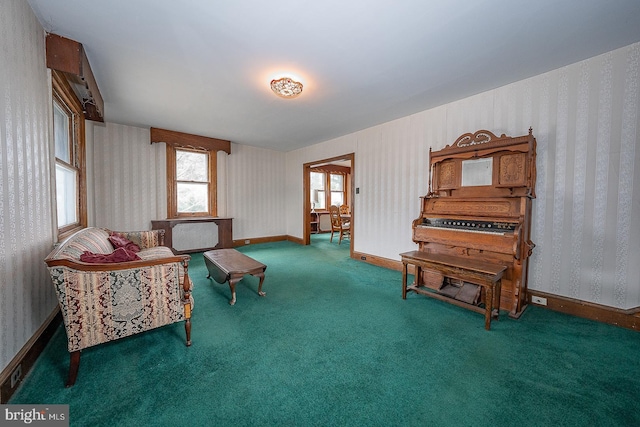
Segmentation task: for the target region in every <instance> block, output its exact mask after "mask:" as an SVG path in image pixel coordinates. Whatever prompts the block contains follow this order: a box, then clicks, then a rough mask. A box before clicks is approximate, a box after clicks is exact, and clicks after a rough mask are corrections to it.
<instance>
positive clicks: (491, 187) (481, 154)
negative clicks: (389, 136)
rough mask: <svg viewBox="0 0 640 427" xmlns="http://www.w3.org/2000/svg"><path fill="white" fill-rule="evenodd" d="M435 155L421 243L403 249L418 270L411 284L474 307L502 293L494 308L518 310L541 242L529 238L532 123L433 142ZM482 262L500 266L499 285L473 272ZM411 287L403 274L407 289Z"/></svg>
mask: <svg viewBox="0 0 640 427" xmlns="http://www.w3.org/2000/svg"><path fill="white" fill-rule="evenodd" d="M429 162H430V165H429V167H430V176H429V192H428V194H427V195H426V196H424V197H422V198H421V204H422V206H421V212H420V217H419V218H417V219H416V220H414V221H413V225H412V228H413V241H414V242H416V243H417V244H418V249H419V250H418V251H414V252H412V253H407V254H402V255H403V263H405V262H408V263H410V264H412V263H413V264H415V265H416V275H417V276H419V277H416V281H415V283H414V284H413V286H410V287H409V288H408V289H409V290H413V291H416V292H419V293H424V294H428V293H430V294H433V293H435V294H437V295H436V296H438V297H439V298H440V299H445V298H442V296H443V295H444V296H446V298H449V299H450V300H451V302H455V303H457V304H458V305H465V304H466V305H469V306H475V307H476V308H477V307H478V306H481V305H485V306H487V307H491V304H488V301H486V299H487V297H488V296H489V298H491V296H493V295H495V296H496V299H497V300H499V301H495V302H493V301H492V302H493V304H492V305H493V308H494V309H496V308H497V306H498V305H499V308H500V309H503V310H508V311H509V315H510V316H511V317H514V318H518V317H519V316H520V315H521V314H522V312H523V311H524V310H525V308H526V305H527V302H526V291H527V273H528V259H529V256H530V255H531V253H532V250H533V248H534V246H535V245H534V244H533V243H532V242H531V239H530V233H531V204H532V199H534V198H535V181H536V140H535V138H534V137H533V134H532V130H531V129H529V134H528V135H524V136H520V137H507V136H505V135H504V134H503V135H501V136H500V137H497V136H496V135H494V134H493V133H491V132H489V131H487V130H479V131H477V132H475V133H473V134H471V133H467V134H464V135H462V136H460V137H459V138H458V139H457V140H456V141H455V142H454V143H453V144H452V145H451V146H449V145H447V146H446V147H445V148H443V149H441V150H439V151H431V150H430V151H429ZM405 255H407V256H406V257H405ZM421 256H422V258H429V257H430V258H438V259H437V261H438V263H437V264H436V263H433V262H431V263H428V264H425V263H423V264H422V265H421V266H419V264H420V263H419V262H418V264H416V263H414V262H413V261H412V260H415V259H418V260H419V259H421ZM442 260H445V261H442ZM446 260H454V261H452V262H448V261H446ZM431 261H433V260H431ZM479 263H480V264H479ZM446 264H456V265H446ZM483 264H484V265H486V266H487V267H488V268H487V269H486V270H491V271H495V272H499V273H500V274H499V275H495V276H494V277H493V279H492V280H493V281H494V282H496V281H497V293H492V292H490V291H491V290H492V289H493V288H489V287H487V286H484V285H483V286H479V285H478V284H479V283H481V281H478V280H473V278H472V277H471V276H473V273H476V272H477V271H478V269H477V268H476V269H475V270H474V268H475V267H477V266H478V265H483ZM432 266H438V268H437V269H433V268H430V267H432ZM465 266H474V267H465ZM501 267H502V268H501ZM500 270H501V271H500ZM467 273H470V274H467ZM404 274H405V275H406V264H405V266H404ZM467 276H469V277H467ZM485 282H486V283H490V282H491V280H485ZM406 291H407V287H406V279H405V278H403V297H405V296H406ZM482 291H485V292H482ZM431 296H433V295H431ZM489 311H491V310H490V309H487V313H489ZM495 311H497V310H495ZM488 315H489V314H487V316H488ZM488 322H490V319H488V320H487V325H486V328H487V329H489V327H488Z"/></svg>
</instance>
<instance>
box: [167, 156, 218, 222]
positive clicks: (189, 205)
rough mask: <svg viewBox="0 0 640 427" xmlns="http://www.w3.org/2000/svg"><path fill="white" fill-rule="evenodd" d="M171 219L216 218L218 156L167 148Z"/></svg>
mask: <svg viewBox="0 0 640 427" xmlns="http://www.w3.org/2000/svg"><path fill="white" fill-rule="evenodd" d="M167 169H168V176H169V179H168V180H167V181H168V186H169V189H168V190H169V216H170V217H172V218H177V217H185V216H215V215H216V209H215V206H216V203H215V201H216V186H215V177H216V152H215V151H213V152H211V151H207V150H198V149H189V148H182V147H177V146H173V145H170V144H167Z"/></svg>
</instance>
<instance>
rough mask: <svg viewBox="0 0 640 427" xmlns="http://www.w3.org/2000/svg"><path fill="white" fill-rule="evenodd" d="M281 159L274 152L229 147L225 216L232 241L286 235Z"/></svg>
mask: <svg viewBox="0 0 640 427" xmlns="http://www.w3.org/2000/svg"><path fill="white" fill-rule="evenodd" d="M284 194H285V158H284V154H283V153H281V152H278V151H273V150H266V149H262V148H256V147H250V146H247V145H240V144H231V154H230V155H229V157H228V163H227V197H228V204H227V208H228V211H227V214H228V216H229V217H231V218H233V239H234V240H241V239H251V238H254V237H272V236H283V235H285V234H287V233H286V230H287V228H286V220H285V215H284V212H285V211H286V206H285V197H284Z"/></svg>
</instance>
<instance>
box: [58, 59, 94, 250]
mask: <svg viewBox="0 0 640 427" xmlns="http://www.w3.org/2000/svg"><path fill="white" fill-rule="evenodd" d="M51 84H52V91H53V96H52V101H53V102H52V113H51V114H52V121H53V136H52V138H53V140H52V144H53V145H54V147H53V148H54V153H55V160H54V170H55V187H54V188H55V193H54V194H53V195H52V197H53V196H55V202H54V203H53V206H55V209H56V218H57V228H58V240H59V241H60V240H63V239H64V238H66V237H67V236H69V235H71V234H72V233H74V232H76V231H78V230H80V229H82V228H83V227H86V226H87V201H86V198H87V195H86V181H85V180H86V170H85V148H84V143H85V141H84V138H85V136H84V115H83V111H82V104H81V103H80V101H79V100H78V98H77V96H76V95H75V93H74V91H73V89H72V88H71V86H70V85H69V83H68V81H67V79H66V77H65V76H64V74H62V73H60V72H58V71H55V70H52V72H51Z"/></svg>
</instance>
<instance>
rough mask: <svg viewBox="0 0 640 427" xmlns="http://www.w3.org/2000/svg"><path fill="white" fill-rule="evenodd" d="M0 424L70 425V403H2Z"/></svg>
mask: <svg viewBox="0 0 640 427" xmlns="http://www.w3.org/2000/svg"><path fill="white" fill-rule="evenodd" d="M0 408H1V409H2V413H1V414H0V426H2V427H4V426H17V425H25V424H26V425H36V426H47V427H48V426H52V427H57V426H60V427H63V426H64V427H68V426H69V405H0Z"/></svg>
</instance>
